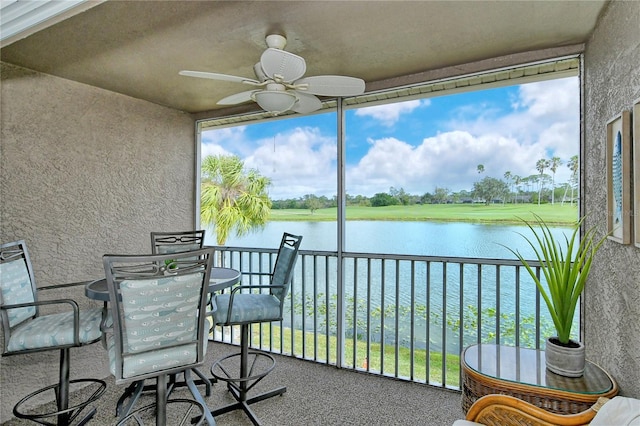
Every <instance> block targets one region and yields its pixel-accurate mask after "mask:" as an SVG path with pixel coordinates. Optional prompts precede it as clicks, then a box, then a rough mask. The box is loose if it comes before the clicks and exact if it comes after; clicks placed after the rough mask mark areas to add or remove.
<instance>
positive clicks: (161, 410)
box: [156, 374, 167, 426]
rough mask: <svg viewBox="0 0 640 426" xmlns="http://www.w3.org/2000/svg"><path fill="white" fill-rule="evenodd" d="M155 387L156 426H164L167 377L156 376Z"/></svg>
mask: <svg viewBox="0 0 640 426" xmlns="http://www.w3.org/2000/svg"><path fill="white" fill-rule="evenodd" d="M157 380H158V383H157V386H156V425H157V426H166V424H167V376H166V375H164V374H162V375H160V376H158V379H157Z"/></svg>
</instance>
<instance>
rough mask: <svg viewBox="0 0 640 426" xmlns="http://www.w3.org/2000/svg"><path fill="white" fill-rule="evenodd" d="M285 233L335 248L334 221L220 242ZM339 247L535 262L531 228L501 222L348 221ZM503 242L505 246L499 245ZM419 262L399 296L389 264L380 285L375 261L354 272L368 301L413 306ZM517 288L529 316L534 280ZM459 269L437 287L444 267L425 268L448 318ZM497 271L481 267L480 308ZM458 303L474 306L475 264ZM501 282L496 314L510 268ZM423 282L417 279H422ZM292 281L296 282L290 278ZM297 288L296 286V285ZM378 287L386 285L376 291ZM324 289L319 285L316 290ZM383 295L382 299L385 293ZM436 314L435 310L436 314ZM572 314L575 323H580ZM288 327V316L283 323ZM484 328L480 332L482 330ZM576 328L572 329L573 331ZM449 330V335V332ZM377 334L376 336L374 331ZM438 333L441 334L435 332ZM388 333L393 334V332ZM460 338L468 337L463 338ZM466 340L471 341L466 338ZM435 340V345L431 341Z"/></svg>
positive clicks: (436, 326)
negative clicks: (369, 267)
mask: <svg viewBox="0 0 640 426" xmlns="http://www.w3.org/2000/svg"><path fill="white" fill-rule="evenodd" d="M283 232H289V233H292V234H298V235H302V236H303V240H302V243H301V246H300V248H301V250H321V251H336V247H337V244H336V238H337V224H336V223H335V222H269V223H268V224H267V225H266V227H265V228H264V229H263V230H262V231H258V232H254V233H251V234H249V235H246V236H243V237H236V236H235V235H232V236H231V237H230V238H229V239H228V240H227V242H226V244H225V245H227V246H237V247H255V248H277V246H278V245H279V243H280V240H281V238H282V233H283ZM569 232H570V228H567V227H554V228H552V233H553V234H554V236H555V237H556V238H557V239H558V240H559V241H564V238H563V236H562V235H563V233H564V234H568V233H569ZM345 233H346V237H345V245H346V251H349V252H362V253H373V254H376V253H379V254H405V255H425V256H439V257H469V258H486V259H515V256H514V255H513V254H512V253H511V252H510V251H509V250H507V249H506V248H505V247H504V246H508V247H511V248H513V249H514V250H518V251H520V252H521V253H522V254H523V256H524V257H525V258H527V259H534V258H535V255H534V253H533V250H532V248H531V247H530V246H529V245H528V243H527V242H526V241H525V240H524V239H523V237H522V236H521V235H519V233H521V234H523V235H526V236H527V237H529V238H531V237H533V235H532V233H531V231H530V230H529V229H528V228H527V227H526V226H518V225H504V224H479V223H462V222H417V221H406V222H405V221H349V222H347V224H346V232H345ZM205 243H206V244H210V245H215V235H214V234H213V232H212V230H207V237H206V241H205ZM503 245H504V246H503ZM424 267H425V265H424V264H421V265H418V266H416V270H415V271H413V272H412V271H411V270H410V268H409V267H408V265H406V264H405V265H404V266H403V267H402V269H400V270H399V271H398V275H399V290H398V291H399V294H398V296H397V299H396V294H395V289H394V288H393V286H394V284H395V280H394V278H393V273H394V272H393V270H394V266H393V263H389V264H388V269H387V271H386V274H385V275H386V276H388V277H387V278H386V279H385V285H384V286H382V285H381V282H382V280H381V270H380V267H379V265H378V266H376V267H374V268H373V269H372V270H371V272H370V275H367V274H368V272H367V271H366V270H365V266H364V265H363V266H362V267H361V268H359V269H358V283H360V284H359V286H366V283H368V282H370V283H371V286H372V287H371V295H370V297H371V304H372V306H380V304H381V300H382V299H383V298H384V300H385V306H386V307H389V306H395V305H396V304H397V305H398V306H404V307H406V306H411V292H412V289H411V285H410V283H411V276H412V273H415V277H416V283H418V284H417V285H416V288H415V291H414V293H415V294H414V296H415V298H416V303H420V304H426V303H427V287H426V285H424V283H425V282H426V271H425V270H424ZM346 268H347V269H346V275H347V277H346V281H347V282H353V266H347V267H346ZM308 269H309V270H308V271H307V274H309V276H308V277H307V280H308V282H313V277H312V276H311V274H312V271H311V270H310V269H311V268H308ZM327 272H328V273H329V278H328V282H329V283H330V286H331V289H330V290H328V292H329V293H333V294H335V293H334V292H335V290H336V289H335V286H336V282H337V278H336V271H335V270H332V269H329V270H328V271H327ZM318 273H319V276H318V277H317V279H318V282H320V283H322V282H324V269H323V268H322V267H320V268H319V271H318ZM522 273H523V274H524V275H522V279H521V287H520V311H521V315H524V316H528V315H532V314H533V313H534V309H535V306H536V305H535V285H534V284H533V282H532V281H531V279H530V278H529V277H528V276H527V273H526V272H525V271H524V270H523V271H522ZM457 274H458V269H457V267H451V268H449V269H447V283H448V284H447V286H446V290H445V286H443V285H442V265H441V264H439V263H434V264H433V265H432V268H431V285H430V287H429V290H428V291H429V299H430V302H429V303H430V304H432V306H433V307H434V309H435V310H438V309H442V308H438V306H442V300H443V296H444V293H446V299H447V301H446V305H447V308H446V309H447V315H451V316H452V317H453V318H454V319H455V318H456V317H457V315H458V313H457V312H458V311H459V308H460V303H461V302H460V299H459V296H457V295H458V294H459V282H460V277H459V276H458V275H457ZM495 281H496V272H495V268H494V267H485V268H483V269H482V301H481V303H480V306H481V307H482V309H484V308H493V307H496V284H495ZM464 282H465V288H464V302H463V305H462V306H464V307H465V310H466V309H467V308H466V306H468V305H472V306H478V301H477V295H478V272H477V269H476V267H475V265H467V266H465V270H464ZM500 282H501V283H502V284H501V286H500V302H499V303H500V306H501V310H502V312H515V300H516V297H515V293H516V291H515V287H514V286H513V283H514V282H515V277H514V271H513V270H512V269H511V270H509V269H503V270H501V275H500ZM420 283H422V284H420ZM294 285H295V283H294ZM298 285H299V284H298ZM382 287H385V289H384V290H382ZM295 291H296V292H298V294H299V292H300V289H299V288H296V289H295ZM345 291H346V295H347V297H349V296H353V292H354V290H353V288H346V289H345ZM320 292H324V290H320ZM357 292H358V298H362V297H363V296H364V289H363V288H360V287H358V290H357ZM383 295H384V296H383ZM542 315H543V316H544V317H547V316H548V314H547V311H546V308H542ZM436 317H437V315H436ZM577 317H578V316H577V315H576V319H575V321H576V325H577V321H578V318H577ZM434 318H435V317H433V314H432V318H431V319H430V320H429V321H430V325H429V328H430V336H431V339H430V340H431V345H432V347H435V348H437V347H439V345H440V343H438V342H440V338H441V334H442V326H441V325H440V324H441V323H439V322H438V321H437V320H436V321H433V319H434ZM286 322H287V324H288V320H287V321H286ZM490 324H491V323H490V322H489V321H487V323H486V324H485V323H483V334H486V333H490V332H491V331H492V330H491V329H490V327H491V325H490ZM410 325H411V322H410V321H408V320H407V319H406V318H404V319H401V320H400V328H401V329H403V331H399V333H402V334H407V333H408V331H407V327H409V326H410ZM485 328H486V329H485ZM416 329H419V330H418V331H417V333H416V337H417V339H418V340H419V339H421V338H422V339H425V338H426V335H425V334H424V329H425V327H424V326H416ZM574 330H577V327H575V328H574ZM447 333H452V334H451V335H452V336H453V330H449V331H448V332H447ZM374 334H375V333H374ZM438 336H440V337H438ZM391 337H393V335H391ZM465 338H466V337H465ZM449 339H450V343H449V344H448V346H450V347H448V351H450V352H451V353H456V352H459V350H460V348H458V347H457V346H455V344H456V341H455V339H453V338H452V337H449ZM470 339H473V337H472V336H470ZM434 342H436V343H434Z"/></svg>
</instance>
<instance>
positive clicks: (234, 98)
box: [217, 90, 259, 105]
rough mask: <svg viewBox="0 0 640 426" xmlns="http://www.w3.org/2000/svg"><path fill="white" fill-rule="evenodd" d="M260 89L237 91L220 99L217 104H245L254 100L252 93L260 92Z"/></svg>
mask: <svg viewBox="0 0 640 426" xmlns="http://www.w3.org/2000/svg"><path fill="white" fill-rule="evenodd" d="M258 91H259V90H247V91H246V92H240V93H236V94H235V95H231V96H227V97H226V98H222V99H220V100H219V101H218V102H217V104H218V105H237V104H243V103H245V102H249V101H252V100H253V99H252V98H251V95H253V93H254V92H258Z"/></svg>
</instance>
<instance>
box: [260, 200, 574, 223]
mask: <svg viewBox="0 0 640 426" xmlns="http://www.w3.org/2000/svg"><path fill="white" fill-rule="evenodd" d="M534 213H535V214H537V215H538V216H540V217H541V218H543V219H544V220H545V222H547V223H548V224H553V225H569V224H573V223H575V222H576V221H577V219H578V207H577V206H576V205H573V206H571V205H569V204H565V205H564V206H562V205H560V204H554V205H552V204H541V205H537V204H504V205H503V204H490V205H488V206H487V205H484V204H424V205H419V204H416V205H412V206H386V207H361V206H350V207H347V209H346V217H347V220H402V221H412V220H415V221H442V222H487V223H490V222H493V223H496V222H498V223H517V224H520V223H522V222H520V220H519V219H518V217H521V218H523V219H527V220H530V219H533V218H534V216H533V214H534ZM336 218H337V209H336V208H335V207H334V208H327V209H318V210H316V211H314V212H313V214H312V213H311V211H310V210H303V209H283V210H271V217H270V218H269V220H272V221H335V220H336Z"/></svg>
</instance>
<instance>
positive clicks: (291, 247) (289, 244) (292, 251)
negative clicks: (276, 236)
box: [271, 232, 302, 305]
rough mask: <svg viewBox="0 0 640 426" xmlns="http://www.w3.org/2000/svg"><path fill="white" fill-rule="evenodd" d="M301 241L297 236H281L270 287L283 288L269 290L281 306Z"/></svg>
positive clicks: (287, 290) (289, 283) (287, 289)
mask: <svg viewBox="0 0 640 426" xmlns="http://www.w3.org/2000/svg"><path fill="white" fill-rule="evenodd" d="M301 241H302V237H301V236H299V235H292V234H288V233H286V232H285V233H284V235H282V241H281V242H280V248H279V249H278V256H277V257H276V264H275V265H274V266H273V272H272V274H271V284H272V285H284V286H285V287H284V288H274V289H273V290H271V294H273V295H274V296H276V297H277V298H278V299H280V304H281V305H282V304H283V303H284V299H285V298H286V297H287V293H288V292H289V287H290V286H291V279H292V278H293V268H294V266H295V265H296V260H297V259H298V249H299V248H300V242H301Z"/></svg>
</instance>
